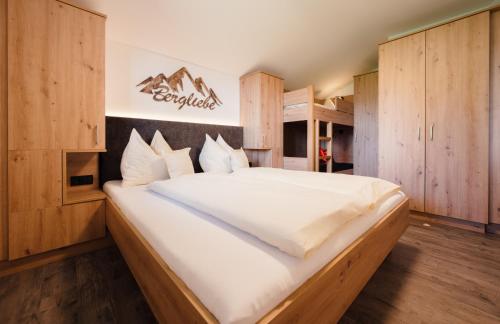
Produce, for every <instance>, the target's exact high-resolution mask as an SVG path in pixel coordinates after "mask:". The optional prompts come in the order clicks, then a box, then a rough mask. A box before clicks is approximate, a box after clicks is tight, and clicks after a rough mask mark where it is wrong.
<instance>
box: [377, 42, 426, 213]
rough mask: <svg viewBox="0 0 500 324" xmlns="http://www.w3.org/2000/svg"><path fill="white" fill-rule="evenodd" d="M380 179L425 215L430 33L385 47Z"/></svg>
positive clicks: (381, 56)
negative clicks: (394, 186)
mask: <svg viewBox="0 0 500 324" xmlns="http://www.w3.org/2000/svg"><path fill="white" fill-rule="evenodd" d="M378 118H379V141H378V150H379V166H378V170H379V173H378V176H379V177H380V178H383V179H387V180H389V181H392V182H394V183H397V184H399V185H400V186H401V188H402V190H403V191H404V192H405V193H406V194H407V195H408V196H409V198H410V208H411V209H413V210H417V211H424V189H425V181H424V170H425V169H424V168H425V33H424V32H422V33H418V34H414V35H411V36H408V37H405V38H401V39H398V40H395V41H392V42H389V43H386V44H383V45H381V46H380V47H379V114H378Z"/></svg>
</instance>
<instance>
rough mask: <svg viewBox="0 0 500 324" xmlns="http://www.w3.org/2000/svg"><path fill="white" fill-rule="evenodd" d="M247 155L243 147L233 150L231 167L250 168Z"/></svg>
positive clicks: (235, 168)
mask: <svg viewBox="0 0 500 324" xmlns="http://www.w3.org/2000/svg"><path fill="white" fill-rule="evenodd" d="M249 167H250V164H249V163H248V158H247V155H246V154H245V151H243V149H242V148H241V149H239V150H233V151H232V152H231V168H232V169H233V171H236V170H238V169H241V168H249Z"/></svg>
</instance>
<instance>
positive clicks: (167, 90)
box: [137, 67, 222, 110]
mask: <svg viewBox="0 0 500 324" xmlns="http://www.w3.org/2000/svg"><path fill="white" fill-rule="evenodd" d="M185 82H191V85H192V86H193V87H194V89H195V90H196V91H195V92H191V93H189V94H187V93H184V83H185ZM137 86H138V87H141V90H140V92H143V93H146V94H150V95H152V97H153V100H155V101H164V102H173V103H175V104H177V105H178V109H179V110H180V109H182V108H184V107H185V106H188V107H195V108H203V109H209V110H214V109H215V108H217V107H218V106H221V105H222V101H221V100H220V99H219V98H218V97H217V95H216V94H215V91H214V90H213V89H212V88H209V87H208V86H207V85H206V84H205V82H204V81H203V79H202V78H201V77H198V78H196V79H193V77H192V76H191V73H189V71H188V69H187V68H186V67H182V68H180V69H179V70H177V71H176V72H174V73H173V74H172V75H170V76H168V77H167V76H165V74H163V73H160V74H158V75H157V76H155V77H152V76H150V77H148V78H147V79H145V80H144V81H142V82H141V83H139V84H138V85H137Z"/></svg>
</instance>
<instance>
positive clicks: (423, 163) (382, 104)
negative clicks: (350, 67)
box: [379, 12, 490, 224]
mask: <svg viewBox="0 0 500 324" xmlns="http://www.w3.org/2000/svg"><path fill="white" fill-rule="evenodd" d="M489 30H490V13H489V12H483V13H480V14H476V15H472V16H470V17H467V18H464V19H461V20H457V21H454V22H451V23H448V24H445V25H442V26H439V27H436V28H432V29H430V30H427V31H425V32H421V33H418V34H414V35H411V36H408V37H404V38H401V39H398V40H395V41H391V42H389V43H386V44H383V45H381V46H380V64H379V96H380V97H379V175H380V176H381V177H382V178H386V179H388V180H391V181H394V182H396V183H400V184H401V185H402V188H403V190H404V191H405V192H406V193H407V194H408V195H409V196H410V198H411V208H412V209H414V210H417V211H425V212H427V213H430V214H434V215H440V216H447V217H452V218H458V219H460V220H467V221H473V222H475V223H483V224H484V223H487V221H488V216H487V215H488V172H489V148H488V147H489V141H488V138H489V122H490V121H489V118H490V114H489V105H490V103H489V92H490V88H489V74H490V63H489V47H490V46H489V44H490V35H489ZM424 186H425V188H424Z"/></svg>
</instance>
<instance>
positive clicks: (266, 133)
mask: <svg viewBox="0 0 500 324" xmlns="http://www.w3.org/2000/svg"><path fill="white" fill-rule="evenodd" d="M240 121H241V126H243V146H244V149H245V152H246V154H247V155H248V158H249V160H250V161H251V162H252V164H253V165H254V166H262V167H273V168H282V167H283V122H282V121H283V79H282V78H279V77H277V76H274V75H271V74H269V73H265V72H260V71H257V72H252V73H248V74H245V75H243V76H241V77H240Z"/></svg>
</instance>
